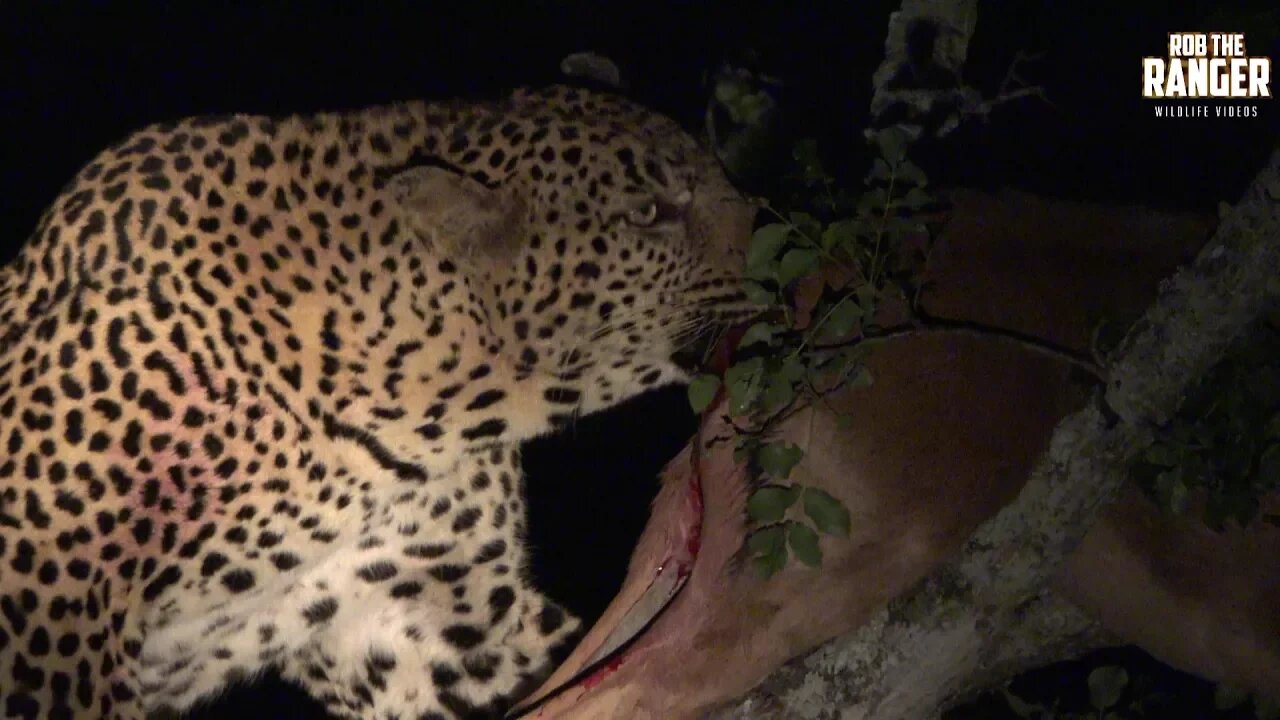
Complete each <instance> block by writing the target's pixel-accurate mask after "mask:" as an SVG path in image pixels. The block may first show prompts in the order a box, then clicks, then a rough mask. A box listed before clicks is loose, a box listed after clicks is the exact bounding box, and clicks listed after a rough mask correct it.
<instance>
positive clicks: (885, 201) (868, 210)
mask: <svg viewBox="0 0 1280 720" xmlns="http://www.w3.org/2000/svg"><path fill="white" fill-rule="evenodd" d="M888 205H889V193H888V192H887V191H885V189H884V188H882V187H878V188H871V189H870V190H868V191H866V192H864V193H862V196H861V197H859V198H858V214H859V215H869V216H878V215H880V214H882V213H883V212H884V209H885V207H887V206H888Z"/></svg>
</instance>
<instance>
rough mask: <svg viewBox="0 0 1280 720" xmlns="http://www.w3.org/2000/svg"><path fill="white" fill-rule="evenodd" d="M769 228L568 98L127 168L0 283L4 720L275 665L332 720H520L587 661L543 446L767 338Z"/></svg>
mask: <svg viewBox="0 0 1280 720" xmlns="http://www.w3.org/2000/svg"><path fill="white" fill-rule="evenodd" d="M755 211H756V206H755V204H753V203H752V201H751V200H750V199H748V198H747V197H746V196H744V195H743V194H742V193H740V192H739V191H738V190H736V189H735V187H734V185H733V184H732V183H731V182H730V180H729V179H728V177H727V175H726V173H725V171H724V170H723V169H722V167H721V165H720V163H719V161H718V158H717V155H716V153H715V152H714V151H713V150H709V149H707V148H706V147H705V146H704V145H703V144H702V143H700V142H699V141H698V140H696V139H695V138H694V137H693V136H692V135H691V134H690V133H688V132H686V131H685V130H684V129H683V128H682V127H681V126H680V125H679V124H678V123H677V122H676V121H675V120H672V119H671V118H670V117H668V116H666V115H663V114H661V113H658V112H655V111H653V110H650V109H647V108H646V107H644V106H643V105H641V104H638V103H636V102H633V101H631V100H628V99H625V98H623V97H621V96H619V95H617V94H615V93H610V92H602V91H598V90H586V89H581V88H575V87H567V86H552V87H549V88H532V89H521V90H517V91H514V92H511V93H504V94H503V95H502V96H501V97H498V98H496V99H493V98H482V99H474V98H472V99H455V100H414V101H405V102H398V103H391V104H385V105H380V106H376V107H366V108H360V109H348V110H340V111H330V112H314V113H309V114H296V115H289V116H270V117H268V116H254V115H242V114H232V115H220V116H197V117H191V118H187V119H183V120H179V121H174V122H167V123H160V124H155V125H152V126H150V127H147V128H144V129H142V130H139V131H137V132H134V133H133V134H131V135H129V136H128V137H126V138H124V139H123V140H121V141H119V142H117V143H116V144H114V145H113V146H111V147H109V148H107V149H105V150H104V151H102V152H101V153H100V154H98V155H97V156H96V157H95V158H94V159H92V160H91V161H90V162H88V163H87V164H86V165H85V166H84V167H83V168H82V169H81V170H80V171H79V172H78V173H77V174H76V175H75V177H74V178H73V179H72V180H71V182H70V183H68V184H67V185H66V187H65V188H64V189H63V190H62V191H61V193H60V194H59V195H58V197H57V198H56V199H55V200H54V201H53V202H52V204H51V205H50V206H49V207H48V209H47V210H46V211H45V212H44V213H43V214H42V215H41V217H40V218H39V220H38V222H37V225H36V228H35V230H34V232H33V233H32V234H31V235H30V236H29V239H28V240H27V242H26V243H25V244H24V245H23V246H22V247H21V249H20V250H19V252H18V254H17V256H16V257H15V258H14V259H13V260H12V261H11V262H10V263H8V264H7V265H5V266H4V267H3V269H2V270H0V438H2V440H0V442H3V443H4V444H3V449H2V450H0V711H2V712H3V713H4V715H5V716H6V717H14V718H25V719H28V720H30V719H34V718H52V719H55V720H64V719H67V718H112V719H114V720H139V719H141V718H144V717H149V718H158V717H175V716H181V715H182V714H184V713H186V712H188V711H190V710H191V708H193V707H195V706H197V705H199V704H201V703H205V702H208V701H210V699H213V698H216V697H217V696H218V695H219V693H222V692H224V691H225V690H226V689H227V688H229V687H231V686H233V685H235V684H238V683H243V682H248V681H251V680H253V679H254V678H255V677H258V676H259V675H260V674H261V673H263V672H264V671H267V670H272V671H275V672H279V673H280V675H282V676H283V677H284V678H285V679H286V680H288V681H290V682H293V683H296V684H297V685H299V686H301V687H302V688H304V689H305V690H306V691H307V693H309V694H310V695H311V696H312V697H314V698H315V699H317V700H318V701H320V702H321V703H323V704H324V706H325V708H326V710H327V712H329V713H330V714H332V715H333V716H335V717H343V718H361V719H369V718H380V719H382V718H385V719H388V720H390V719H392V718H396V719H401V720H403V719H407V718H418V719H420V720H445V719H448V718H473V717H476V718H479V717H498V716H501V715H502V713H503V712H504V711H505V710H506V709H507V708H509V707H510V706H511V704H512V703H513V701H515V700H516V699H517V698H519V697H520V696H521V695H522V694H523V693H525V692H527V691H528V690H529V689H531V688H532V686H533V685H535V684H536V683H537V682H538V681H539V680H540V679H541V678H543V677H545V676H546V675H547V674H548V673H549V671H550V670H551V669H552V666H553V665H554V663H555V662H556V661H557V660H558V659H559V658H561V657H563V655H564V654H565V652H567V648H569V647H571V646H572V643H573V642H574V641H575V639H576V638H577V637H578V635H579V634H580V631H581V622H580V621H578V620H577V619H576V618H575V617H574V616H573V615H572V614H571V613H569V612H568V611H566V610H565V609H564V607H562V606H561V605H560V604H558V603H557V602H555V601H554V600H552V599H551V598H549V597H547V596H546V595H545V594H543V593H541V592H540V591H539V590H538V589H537V588H536V587H535V585H534V583H533V581H532V579H531V572H530V570H529V548H528V546H527V523H528V518H527V512H526V510H527V508H526V504H525V499H526V497H527V496H526V492H527V491H528V488H526V487H525V479H524V476H523V474H522V472H521V466H520V462H521V461H520V448H521V443H522V442H524V441H526V440H529V439H531V438H534V437H536V436H539V435H544V434H547V433H552V432H557V431H559V430H562V429H563V428H566V427H569V426H571V425H572V424H573V423H574V422H575V420H576V419H577V418H579V417H582V416H584V415H586V414H590V413H595V412H598V411H601V410H604V409H606V408H611V407H615V406H617V405H619V404H621V403H622V402H624V401H626V400H628V399H630V398H634V397H636V396H638V395H640V394H643V393H646V392H649V391H651V390H653V389H655V388H658V387H662V386H666V385H670V384H672V383H681V382H687V381H688V380H689V379H690V377H691V376H692V374H693V373H694V372H696V363H695V364H691V363H689V362H688V361H687V360H686V359H685V356H686V355H687V354H688V351H689V349H690V348H691V347H696V346H697V344H698V343H699V342H702V341H703V340H705V339H706V338H707V337H708V334H709V333H714V332H715V329H716V328H722V327H724V326H725V325H726V323H732V322H735V321H740V319H741V318H743V317H746V316H747V315H749V314H751V313H752V312H754V306H753V305H752V304H751V302H750V301H749V300H748V295H747V294H745V293H744V283H743V281H742V280H741V277H742V268H743V267H744V264H745V254H744V248H745V246H746V244H747V241H748V239H749V237H750V233H751V227H752V222H753V218H754V216H755ZM602 481H607V478H604V479H602ZM581 511H583V510H582V509H580V508H571V509H570V508H566V509H565V512H581ZM586 511H589V509H587V510H586Z"/></svg>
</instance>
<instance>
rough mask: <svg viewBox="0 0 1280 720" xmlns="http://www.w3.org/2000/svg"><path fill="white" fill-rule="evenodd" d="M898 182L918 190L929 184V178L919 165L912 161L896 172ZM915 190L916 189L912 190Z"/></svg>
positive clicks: (899, 167)
mask: <svg viewBox="0 0 1280 720" xmlns="http://www.w3.org/2000/svg"><path fill="white" fill-rule="evenodd" d="M894 175H895V177H896V178H897V180H899V181H901V182H902V183H904V184H907V185H914V186H916V187H917V188H920V187H924V186H925V185H927V184H928V182H929V178H928V176H926V175H925V174H924V171H923V170H921V169H920V167H919V166H918V165H916V164H915V163H913V162H911V161H910V160H907V161H904V162H903V163H901V164H900V165H898V167H897V168H896V169H895V171H894ZM912 189H913V190H914V189H915V188H912Z"/></svg>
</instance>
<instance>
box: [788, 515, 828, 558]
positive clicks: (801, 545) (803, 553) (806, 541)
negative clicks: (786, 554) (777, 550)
mask: <svg viewBox="0 0 1280 720" xmlns="http://www.w3.org/2000/svg"><path fill="white" fill-rule="evenodd" d="M787 544H788V545H790V546H791V554H792V555H795V556H796V559H797V560H799V561H800V562H802V563H804V564H805V565H808V566H809V567H814V568H816V567H819V566H820V565H822V548H820V547H818V533H816V532H814V531H813V528H811V527H809V526H808V525H805V524H804V523H798V522H793V523H787Z"/></svg>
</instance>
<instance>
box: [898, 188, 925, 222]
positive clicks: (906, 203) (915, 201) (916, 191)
mask: <svg viewBox="0 0 1280 720" xmlns="http://www.w3.org/2000/svg"><path fill="white" fill-rule="evenodd" d="M931 202H933V198H932V197H930V196H929V193H927V192H925V191H923V190H921V189H920V188H918V187H913V188H911V189H910V190H908V191H907V194H906V195H903V196H902V198H901V199H900V200H898V204H899V205H901V206H902V207H905V208H908V209H910V210H919V209H920V208H922V207H924V206H925V205H928V204H929V203H931ZM912 229H914V228H912Z"/></svg>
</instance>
